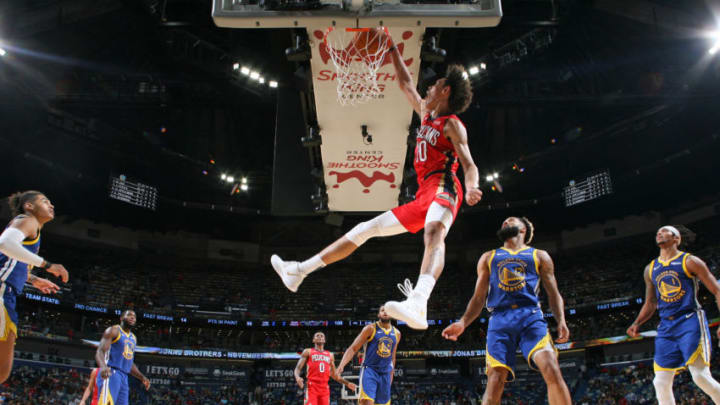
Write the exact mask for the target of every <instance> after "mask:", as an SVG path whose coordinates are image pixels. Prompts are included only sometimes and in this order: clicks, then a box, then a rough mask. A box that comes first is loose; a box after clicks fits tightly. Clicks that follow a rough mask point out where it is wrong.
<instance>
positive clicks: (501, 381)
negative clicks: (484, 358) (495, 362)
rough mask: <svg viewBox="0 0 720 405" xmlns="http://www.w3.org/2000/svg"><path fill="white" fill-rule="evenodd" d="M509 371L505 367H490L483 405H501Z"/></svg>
mask: <svg viewBox="0 0 720 405" xmlns="http://www.w3.org/2000/svg"><path fill="white" fill-rule="evenodd" d="M508 372H509V370H508V369H507V368H504V367H488V370H487V376H488V381H487V386H486V387H485V393H483V397H482V403H483V405H500V401H501V400H502V394H503V391H504V390H505V382H506V381H507V376H508Z"/></svg>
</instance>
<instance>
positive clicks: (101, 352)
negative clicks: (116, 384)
mask: <svg viewBox="0 0 720 405" xmlns="http://www.w3.org/2000/svg"><path fill="white" fill-rule="evenodd" d="M118 336H120V328H119V327H117V326H111V327H109V328H107V329H105V332H104V333H103V335H102V339H100V344H99V345H98V348H97V350H96V351H95V362H96V363H97V366H98V370H99V371H98V372H99V373H100V375H101V376H102V378H108V377H110V373H111V370H110V367H108V365H107V363H105V356H106V355H107V352H108V350H110V345H111V344H112V342H113V341H114V340H115V339H116V338H117V337H118Z"/></svg>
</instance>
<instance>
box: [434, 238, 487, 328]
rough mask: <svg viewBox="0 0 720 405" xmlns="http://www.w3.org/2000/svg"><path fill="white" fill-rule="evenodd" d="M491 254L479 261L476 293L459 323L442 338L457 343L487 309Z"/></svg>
mask: <svg viewBox="0 0 720 405" xmlns="http://www.w3.org/2000/svg"><path fill="white" fill-rule="evenodd" d="M489 257H490V252H485V253H483V255H482V256H480V260H478V265H477V274H478V278H477V282H475V293H474V294H473V296H472V298H470V302H468V305H467V309H465V313H464V314H463V316H462V318H460V320H459V321H457V322H455V323H453V324H452V325H450V326H448V327H447V328H445V329H444V330H443V331H442V336H443V337H444V338H445V339H449V340H452V341H456V340H457V339H458V337H460V335H462V334H463V332H465V328H467V327H468V326H470V324H471V323H473V321H475V319H477V317H478V316H480V313H481V312H482V310H483V308H484V307H485V300H486V299H487V292H488V286H489V285H490V268H489V267H488V259H489Z"/></svg>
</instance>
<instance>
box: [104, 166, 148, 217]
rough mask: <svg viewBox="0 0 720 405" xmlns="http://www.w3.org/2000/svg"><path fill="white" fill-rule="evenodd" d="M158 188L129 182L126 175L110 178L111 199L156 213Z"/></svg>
mask: <svg viewBox="0 0 720 405" xmlns="http://www.w3.org/2000/svg"><path fill="white" fill-rule="evenodd" d="M157 197H158V191H157V188H156V187H153V186H149V185H147V184H143V183H139V182H134V181H130V180H128V178H127V177H126V176H125V175H122V174H121V175H119V176H117V177H110V198H112V199H115V200H118V201H123V202H126V203H128V204H132V205H135V206H138V207H142V208H147V209H150V210H153V211H155V209H156V208H157Z"/></svg>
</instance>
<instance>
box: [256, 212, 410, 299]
mask: <svg viewBox="0 0 720 405" xmlns="http://www.w3.org/2000/svg"><path fill="white" fill-rule="evenodd" d="M404 232H407V229H406V228H405V227H404V226H403V225H402V224H401V223H400V221H399V220H398V218H397V217H396V216H395V214H394V213H393V212H392V211H387V212H384V213H382V214H380V215H378V216H376V217H375V218H373V219H371V220H369V221H365V222H361V223H359V224H357V225H356V226H355V227H354V228H353V229H351V230H350V231H349V232H348V233H346V234H345V235H344V236H342V237H341V238H340V239H338V240H336V241H335V242H333V243H332V244H330V245H329V246H328V247H326V248H325V249H323V250H322V251H321V252H320V253H318V254H316V255H315V256H313V257H311V258H309V259H307V260H305V261H304V262H294V261H288V262H286V261H283V260H282V259H281V258H280V257H279V256H277V255H273V256H272V257H271V258H270V262H271V264H272V266H273V268H274V269H275V271H276V272H277V273H278V275H280V277H281V278H282V280H283V283H284V284H285V286H286V287H287V288H288V289H289V290H290V291H293V292H295V291H297V288H298V287H299V286H300V283H302V280H303V279H304V278H305V277H306V276H307V275H308V274H310V273H312V272H313V271H315V270H317V269H320V268H322V267H325V266H326V265H328V264H331V263H335V262H337V261H339V260H342V259H344V258H346V257H348V256H349V255H350V254H352V253H353V252H354V251H355V249H357V248H358V247H360V246H361V245H363V244H364V243H365V242H367V241H368V239H371V238H375V237H379V236H392V235H397V234H400V233H404Z"/></svg>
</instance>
